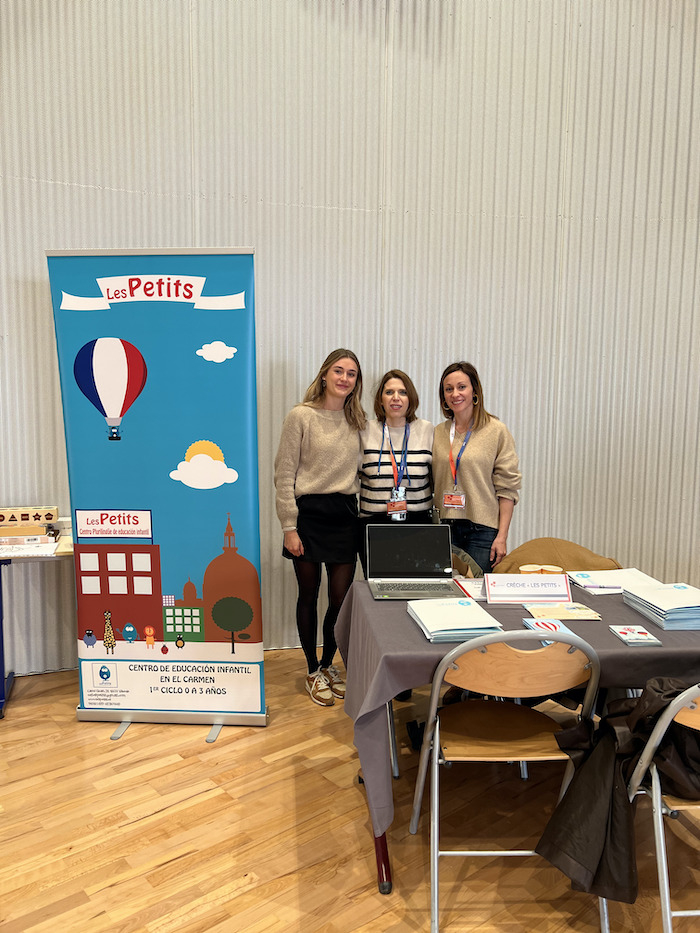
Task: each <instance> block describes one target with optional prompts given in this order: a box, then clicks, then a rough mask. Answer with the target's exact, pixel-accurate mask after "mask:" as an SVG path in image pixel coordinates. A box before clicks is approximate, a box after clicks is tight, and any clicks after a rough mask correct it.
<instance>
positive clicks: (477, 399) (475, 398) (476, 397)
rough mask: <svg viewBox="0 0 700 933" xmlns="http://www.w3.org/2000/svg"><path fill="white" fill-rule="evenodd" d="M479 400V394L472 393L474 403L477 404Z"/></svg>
mask: <svg viewBox="0 0 700 933" xmlns="http://www.w3.org/2000/svg"><path fill="white" fill-rule="evenodd" d="M478 402H479V396H478V395H472V405H477V404H478Z"/></svg>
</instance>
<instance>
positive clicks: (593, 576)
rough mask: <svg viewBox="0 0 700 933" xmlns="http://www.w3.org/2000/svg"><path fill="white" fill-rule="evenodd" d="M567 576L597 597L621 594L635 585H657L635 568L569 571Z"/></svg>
mask: <svg viewBox="0 0 700 933" xmlns="http://www.w3.org/2000/svg"><path fill="white" fill-rule="evenodd" d="M568 576H569V579H570V580H571V582H572V583H575V584H576V585H577V586H580V587H582V588H583V589H584V590H586V592H588V593H593V594H594V595H597V596H604V595H606V594H609V593H621V592H622V591H623V590H626V589H628V588H629V587H630V586H634V585H635V584H642V583H655V584H658V583H659V580H656V579H654V577H650V576H649V575H648V574H646V573H642V571H641V570H637V568H636V567H627V568H623V569H621V570H570V571H569V572H568Z"/></svg>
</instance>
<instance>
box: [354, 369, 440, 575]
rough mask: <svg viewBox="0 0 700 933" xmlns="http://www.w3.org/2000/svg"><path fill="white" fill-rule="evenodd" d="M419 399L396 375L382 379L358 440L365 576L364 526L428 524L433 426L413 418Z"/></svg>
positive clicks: (410, 385)
mask: <svg viewBox="0 0 700 933" xmlns="http://www.w3.org/2000/svg"><path fill="white" fill-rule="evenodd" d="M417 408H418V393H417V392H416V387H415V386H414V385H413V382H412V381H411V379H410V378H409V377H408V376H407V375H406V373H404V372H402V371H401V370H400V369H390V370H389V372H387V373H385V374H384V375H383V376H382V378H381V380H380V381H379V385H378V388H377V391H376V394H375V396H374V413H375V415H376V416H377V417H376V421H371V422H370V423H369V424H368V425H367V427H366V428H365V429H364V431H362V433H361V435H360V446H361V449H362V457H361V465H360V523H361V531H362V538H361V546H360V561H361V563H362V569H363V570H364V571H366V569H367V568H366V561H365V537H364V530H365V526H366V525H368V524H370V523H372V524H373V523H376V522H390V521H410V522H429V521H430V520H431V510H432V505H433V484H432V472H431V464H432V445H433V425H432V424H431V423H430V422H429V421H424V420H423V419H421V418H416V409H417Z"/></svg>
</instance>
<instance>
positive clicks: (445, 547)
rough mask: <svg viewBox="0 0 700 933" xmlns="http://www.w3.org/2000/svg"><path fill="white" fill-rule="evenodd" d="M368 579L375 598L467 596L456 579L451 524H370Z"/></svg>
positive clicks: (367, 539)
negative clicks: (453, 573) (454, 576)
mask: <svg viewBox="0 0 700 933" xmlns="http://www.w3.org/2000/svg"><path fill="white" fill-rule="evenodd" d="M366 535H367V538H366V545H367V582H368V583H369V588H370V592H371V593H372V596H373V597H374V598H375V599H444V598H445V597H447V596H462V597H463V596H464V591H463V590H461V589H460V588H459V586H458V585H457V584H456V583H455V581H454V580H453V579H452V547H451V535H450V526H449V525H409V524H404V523H403V522H402V523H401V524H399V522H390V523H389V522H387V523H386V524H382V525H367V531H366Z"/></svg>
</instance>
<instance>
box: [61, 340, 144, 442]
mask: <svg viewBox="0 0 700 933" xmlns="http://www.w3.org/2000/svg"><path fill="white" fill-rule="evenodd" d="M73 374H74V375H75V381H76V382H77V383H78V388H79V389H80V391H81V392H82V393H83V395H84V396H85V397H86V398H87V399H89V401H91V402H92V404H93V405H94V406H95V408H96V409H97V410H98V411H99V413H100V414H101V415H102V416H103V417H104V419H105V420H106V422H107V424H108V426H109V439H110V440H111V441H119V440H121V436H120V434H119V426H120V425H121V422H122V418H123V416H124V414H125V413H126V411H127V410H128V409H129V408H130V406H131V405H132V404H133V402H135V401H136V399H137V398H138V397H139V395H140V394H141V390H142V389H143V387H144V386H145V384H146V361H145V360H144V358H143V357H142V356H141V353H140V351H139V350H137V348H136V347H135V346H134V345H133V344H132V343H129V342H128V341H126V340H122V339H121V337H98V338H97V339H96V340H91V341H90V343H86V344H85V346H84V347H81V348H80V350H78V353H77V355H76V357H75V363H74V364H73Z"/></svg>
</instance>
